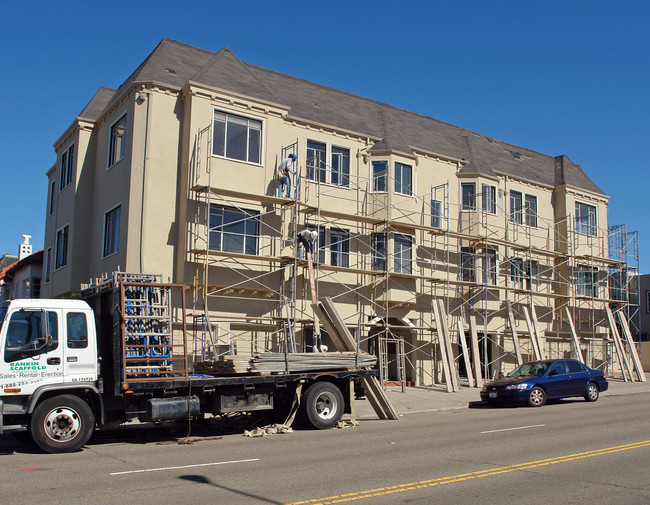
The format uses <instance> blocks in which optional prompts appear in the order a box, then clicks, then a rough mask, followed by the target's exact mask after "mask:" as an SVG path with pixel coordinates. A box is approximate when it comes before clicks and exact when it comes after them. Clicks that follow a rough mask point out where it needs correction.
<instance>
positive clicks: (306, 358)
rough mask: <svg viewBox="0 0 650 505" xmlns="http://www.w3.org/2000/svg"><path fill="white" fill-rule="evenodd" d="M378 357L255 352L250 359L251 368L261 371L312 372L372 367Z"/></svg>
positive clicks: (370, 355) (343, 353)
mask: <svg viewBox="0 0 650 505" xmlns="http://www.w3.org/2000/svg"><path fill="white" fill-rule="evenodd" d="M376 363H377V357H376V356H373V355H372V354H368V353H367V352H359V355H358V356H357V353H355V352H321V353H288V354H284V353H275V352H265V353H259V354H254V355H253V356H252V357H251V360H250V370H251V371H252V372H261V373H280V372H286V371H287V365H288V367H289V370H288V371H289V372H311V371H314V370H353V369H355V368H357V365H358V366H359V367H361V368H372V367H373V366H375V364H376Z"/></svg>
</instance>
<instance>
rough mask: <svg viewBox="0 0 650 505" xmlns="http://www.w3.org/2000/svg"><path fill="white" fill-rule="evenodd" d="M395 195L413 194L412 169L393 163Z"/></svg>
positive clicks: (408, 166)
mask: <svg viewBox="0 0 650 505" xmlns="http://www.w3.org/2000/svg"><path fill="white" fill-rule="evenodd" d="M395 193H399V194H401V195H409V196H410V195H412V194H413V168H412V167H411V165H404V164H403V163H395Z"/></svg>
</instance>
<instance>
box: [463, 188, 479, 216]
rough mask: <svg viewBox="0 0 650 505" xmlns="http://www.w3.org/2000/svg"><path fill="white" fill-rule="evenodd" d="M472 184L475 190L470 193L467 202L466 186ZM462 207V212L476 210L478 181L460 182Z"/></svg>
mask: <svg viewBox="0 0 650 505" xmlns="http://www.w3.org/2000/svg"><path fill="white" fill-rule="evenodd" d="M469 186H472V188H473V192H472V193H471V194H468V199H467V202H465V190H464V188H465V187H469ZM460 209H461V211H462V212H476V182H461V183H460Z"/></svg>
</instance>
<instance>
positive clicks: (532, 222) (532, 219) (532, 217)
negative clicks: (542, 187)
mask: <svg viewBox="0 0 650 505" xmlns="http://www.w3.org/2000/svg"><path fill="white" fill-rule="evenodd" d="M531 202H535V209H534V212H533V211H531V205H530V203H531ZM538 208H539V205H538V199H537V196H536V195H530V194H528V193H526V195H525V196H524V221H525V223H526V226H530V227H531V228H537V223H538V210H537V209H538Z"/></svg>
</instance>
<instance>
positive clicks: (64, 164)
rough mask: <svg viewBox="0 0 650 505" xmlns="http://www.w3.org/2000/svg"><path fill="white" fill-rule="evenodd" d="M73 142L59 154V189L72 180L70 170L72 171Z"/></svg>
mask: <svg viewBox="0 0 650 505" xmlns="http://www.w3.org/2000/svg"><path fill="white" fill-rule="evenodd" d="M73 169H74V144H73V145H71V146H70V147H68V148H67V149H66V150H65V151H63V154H62V155H61V170H60V174H59V176H60V179H59V191H61V190H62V189H63V188H65V187H67V186H68V184H70V183H71V182H72V172H73V171H74V170H73Z"/></svg>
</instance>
